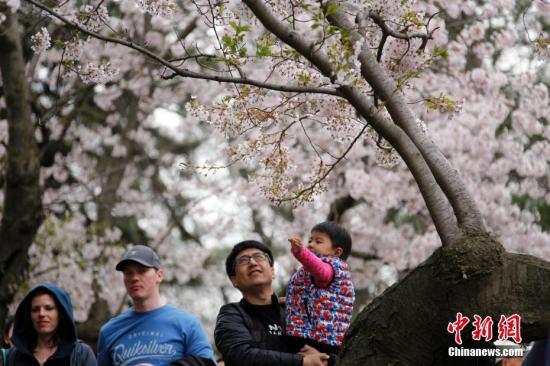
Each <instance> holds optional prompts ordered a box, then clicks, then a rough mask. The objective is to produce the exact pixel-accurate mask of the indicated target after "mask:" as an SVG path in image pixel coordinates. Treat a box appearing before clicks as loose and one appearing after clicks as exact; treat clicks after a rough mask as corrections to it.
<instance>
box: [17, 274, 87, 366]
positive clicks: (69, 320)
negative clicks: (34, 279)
mask: <svg viewBox="0 0 550 366" xmlns="http://www.w3.org/2000/svg"><path fill="white" fill-rule="evenodd" d="M41 291H46V292H47V293H49V294H50V295H52V297H53V298H54V299H55V303H56V305H57V310H58V312H59V324H58V326H57V336H58V341H59V343H58V345H57V351H56V353H55V355H56V356H58V357H65V356H67V355H69V354H70V353H71V351H72V349H73V347H74V344H75V342H76V340H77V333H76V325H75V323H74V318H73V304H72V302H71V298H70V297H69V294H68V293H67V291H65V290H64V289H62V288H61V287H58V286H56V285H53V284H51V283H42V284H40V285H38V286H36V287H34V288H33V289H32V290H31V291H30V292H29V293H28V294H27V295H26V296H25V298H24V299H23V300H22V301H21V303H20V304H19V306H18V307H17V310H16V312H15V317H14V325H13V336H12V339H13V344H14V345H15V347H16V348H17V350H18V351H20V352H23V353H27V354H29V355H32V354H33V352H34V348H35V346H36V338H37V334H36V331H35V330H34V327H33V325H32V321H31V305H32V299H33V297H34V296H35V294H36V293H38V292H41Z"/></svg>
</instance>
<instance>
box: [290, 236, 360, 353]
mask: <svg viewBox="0 0 550 366" xmlns="http://www.w3.org/2000/svg"><path fill="white" fill-rule="evenodd" d="M293 254H294V255H295V257H296V258H297V259H298V260H299V261H300V262H301V263H302V264H303V267H301V268H300V269H299V270H298V271H297V272H296V273H294V275H293V276H292V278H291V279H290V283H289V285H288V292H287V296H286V334H287V335H289V336H293V337H299V338H306V339H312V340H314V341H317V342H320V343H324V344H328V345H331V346H338V347H339V346H340V345H341V344H342V340H343V338H344V334H345V333H346V331H347V330H348V327H349V323H350V320H351V312H352V310H353V301H354V300H355V289H354V287H353V283H352V282H351V273H350V271H349V267H348V265H347V263H346V262H344V261H343V260H342V259H340V258H338V257H335V256H321V255H319V257H317V256H316V254H314V253H312V252H311V251H310V250H309V249H307V248H304V247H302V250H301V251H300V252H298V253H296V254H295V253H294V252H293Z"/></svg>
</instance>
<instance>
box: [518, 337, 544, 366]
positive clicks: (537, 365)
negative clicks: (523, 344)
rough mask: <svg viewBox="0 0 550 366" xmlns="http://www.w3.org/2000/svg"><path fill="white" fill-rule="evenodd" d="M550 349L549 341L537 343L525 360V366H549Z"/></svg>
mask: <svg viewBox="0 0 550 366" xmlns="http://www.w3.org/2000/svg"><path fill="white" fill-rule="evenodd" d="M549 352H550V349H549V348H548V339H545V340H542V341H536V342H535V343H533V346H532V347H531V350H530V351H529V352H528V353H527V356H525V360H523V366H548V365H550V355H549Z"/></svg>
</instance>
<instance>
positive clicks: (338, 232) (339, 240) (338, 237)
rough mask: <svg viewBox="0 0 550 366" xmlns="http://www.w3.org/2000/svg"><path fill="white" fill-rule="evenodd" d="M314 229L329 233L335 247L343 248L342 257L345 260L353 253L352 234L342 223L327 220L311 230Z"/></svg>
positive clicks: (312, 230)
mask: <svg viewBox="0 0 550 366" xmlns="http://www.w3.org/2000/svg"><path fill="white" fill-rule="evenodd" d="M314 231H318V232H320V233H325V234H327V235H328V236H329V237H330V240H331V241H332V245H333V247H334V248H342V255H341V256H340V258H342V259H343V260H346V259H348V257H349V254H350V253H351V235H349V233H348V231H347V230H346V229H345V228H344V227H343V226H342V225H340V224H337V223H336V222H334V221H325V222H321V223H320V224H317V225H315V226H314V227H313V228H312V229H311V232H314Z"/></svg>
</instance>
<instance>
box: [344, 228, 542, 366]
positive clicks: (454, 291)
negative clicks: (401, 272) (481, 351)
mask: <svg viewBox="0 0 550 366" xmlns="http://www.w3.org/2000/svg"><path fill="white" fill-rule="evenodd" d="M549 281H550V263H548V262H545V261H542V260H540V259H537V258H535V257H532V256H526V255H517V254H510V253H506V252H505V251H504V249H503V248H502V246H501V245H500V244H499V243H498V242H496V241H495V240H493V239H492V238H491V237H490V236H489V235H488V234H486V233H472V232H469V233H466V234H465V235H464V237H463V239H462V240H460V241H459V242H457V243H455V244H452V245H448V246H444V247H441V248H439V249H438V250H436V251H435V252H434V253H433V255H432V256H431V257H430V258H429V259H427V260H426V261H425V262H424V263H422V264H421V265H419V266H418V267H417V268H415V269H414V270H413V271H412V272H410V273H409V274H408V275H407V276H406V277H404V278H403V279H402V280H401V281H399V282H398V283H396V284H395V285H393V286H392V287H390V288H389V289H387V290H386V292H384V293H383V294H382V295H381V296H379V297H377V298H376V299H375V300H374V301H373V302H372V303H370V304H369V305H368V306H367V307H366V308H365V309H364V310H363V311H362V312H361V313H360V314H359V315H358V316H357V318H356V319H355V320H354V321H353V324H352V326H351V328H350V330H349V332H348V334H347V335H346V339H345V341H344V344H343V347H342V351H341V354H340V358H341V359H340V362H338V365H339V366H351V365H354V366H355V365H366V366H368V365H373V366H374V365H376V366H383V365H403V366H405V365H414V366H422V365H494V359H492V358H480V357H450V356H449V354H448V352H449V347H451V346H455V347H463V348H491V347H493V346H492V345H491V344H490V343H485V342H484V341H483V339H482V340H481V341H475V340H472V334H471V332H472V331H473V329H474V328H473V326H472V322H473V320H474V319H473V314H477V315H480V316H481V317H482V318H485V317H486V316H490V317H491V318H492V319H493V321H494V325H493V338H492V339H493V341H495V340H496V339H497V337H498V322H499V319H500V316H501V315H505V316H507V317H508V316H510V315H512V314H519V315H520V316H521V328H520V330H521V336H522V338H523V341H530V340H533V339H539V338H543V337H545V336H546V335H547V331H548V329H550V328H549V325H550V312H549V311H548V308H547V304H549V303H550V287H549V286H547V284H548V283H549ZM458 312H461V313H462V314H463V315H464V316H468V317H469V318H470V323H469V324H468V325H466V327H465V328H464V329H463V330H462V332H461V336H462V340H463V344H462V345H457V344H456V343H455V342H454V334H451V333H449V332H448V331H447V325H448V324H449V323H450V322H454V321H455V320H456V316H457V313H458Z"/></svg>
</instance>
